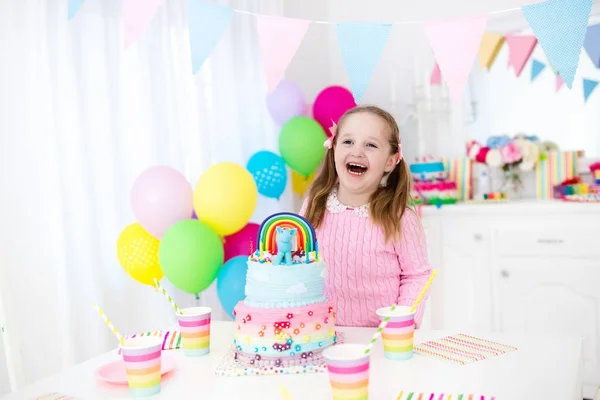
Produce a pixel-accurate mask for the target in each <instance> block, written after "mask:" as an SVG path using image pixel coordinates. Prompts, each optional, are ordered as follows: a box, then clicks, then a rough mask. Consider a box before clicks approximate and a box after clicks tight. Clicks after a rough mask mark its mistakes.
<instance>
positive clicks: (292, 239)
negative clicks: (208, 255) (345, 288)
mask: <svg viewBox="0 0 600 400" xmlns="http://www.w3.org/2000/svg"><path fill="white" fill-rule="evenodd" d="M257 243H258V248H257V249H256V251H251V252H252V254H251V255H250V257H249V259H248V271H247V275H246V288H245V294H246V298H245V299H244V300H243V301H240V302H239V303H238V304H237V305H236V307H235V309H234V315H235V323H236V333H235V340H234V343H235V346H236V352H235V358H236V360H239V361H241V362H243V363H245V364H251V365H254V366H255V367H257V366H265V367H268V366H276V367H279V366H282V367H283V366H292V365H303V364H309V363H314V362H317V361H319V360H320V359H321V353H322V352H323V350H324V349H325V348H327V347H328V346H331V345H333V344H334V343H335V342H336V340H337V337H336V332H335V317H336V315H335V311H334V310H333V306H332V305H331V303H330V302H328V301H327V299H326V297H325V291H324V276H325V263H323V261H321V259H320V255H319V249H318V243H317V239H316V235H315V231H314V229H313V227H312V226H311V225H310V223H309V222H308V221H307V220H306V219H304V218H303V217H301V216H300V215H297V214H292V213H279V214H274V215H272V216H270V217H269V218H267V219H266V220H265V221H263V223H262V224H261V226H260V229H259V231H258V238H257Z"/></svg>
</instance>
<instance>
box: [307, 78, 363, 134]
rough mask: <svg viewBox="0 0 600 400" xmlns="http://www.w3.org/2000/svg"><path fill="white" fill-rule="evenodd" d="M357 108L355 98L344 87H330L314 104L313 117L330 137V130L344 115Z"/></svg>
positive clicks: (324, 90)
mask: <svg viewBox="0 0 600 400" xmlns="http://www.w3.org/2000/svg"><path fill="white" fill-rule="evenodd" d="M354 107H356V102H355V101H354V96H352V93H350V91H349V90H348V89H346V88H345V87H342V86H329V87H327V88H325V89H323V90H322V91H321V92H320V93H319V94H318V95H317V98H316V99H315V102H314V104H313V117H314V118H315V120H317V122H318V123H319V124H321V126H322V127H323V130H324V131H325V132H326V134H327V135H328V136H330V133H329V128H330V127H331V126H332V125H333V124H334V123H336V124H337V123H338V122H339V120H340V118H341V117H342V115H344V113H345V112H346V111H348V110H350V109H351V108H354Z"/></svg>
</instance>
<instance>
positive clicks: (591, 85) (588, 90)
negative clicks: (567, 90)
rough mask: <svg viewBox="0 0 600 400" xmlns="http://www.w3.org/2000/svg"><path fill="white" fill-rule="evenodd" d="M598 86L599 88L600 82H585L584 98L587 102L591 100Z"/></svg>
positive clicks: (589, 80)
mask: <svg viewBox="0 0 600 400" xmlns="http://www.w3.org/2000/svg"><path fill="white" fill-rule="evenodd" d="M596 86H598V81H594V80H591V79H584V80H583V98H584V100H585V101H586V102H587V101H588V99H589V98H590V95H591V94H592V92H593V91H594V90H595V89H596Z"/></svg>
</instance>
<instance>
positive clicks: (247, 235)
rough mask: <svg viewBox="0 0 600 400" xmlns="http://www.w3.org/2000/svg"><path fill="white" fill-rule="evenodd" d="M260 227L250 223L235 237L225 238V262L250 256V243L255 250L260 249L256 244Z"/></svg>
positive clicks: (234, 235) (235, 234)
mask: <svg viewBox="0 0 600 400" xmlns="http://www.w3.org/2000/svg"><path fill="white" fill-rule="evenodd" d="M258 228H260V226H259V225H257V224H255V223H252V222H249V223H248V224H247V225H246V226H245V227H243V228H242V230H240V231H238V232H236V233H234V234H233V235H229V236H225V244H224V245H223V249H224V250H225V261H224V262H227V260H229V259H230V258H233V257H237V256H249V255H250V242H252V248H253V250H256V249H258V247H257V246H258V245H257V244H256V236H257V235H258Z"/></svg>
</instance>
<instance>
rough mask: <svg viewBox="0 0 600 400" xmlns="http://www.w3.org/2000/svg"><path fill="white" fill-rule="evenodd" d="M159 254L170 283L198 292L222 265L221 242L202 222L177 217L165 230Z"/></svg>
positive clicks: (185, 289) (191, 291) (215, 275)
mask: <svg viewBox="0 0 600 400" xmlns="http://www.w3.org/2000/svg"><path fill="white" fill-rule="evenodd" d="M158 258H159V260H160V265H161V267H162V269H163V272H164V274H165V276H166V277H167V279H168V280H169V281H170V282H171V283H172V284H173V286H175V287H176V288H178V289H179V290H182V291H184V292H186V293H190V294H196V295H197V294H198V293H200V292H202V291H203V290H205V289H206V288H207V287H209V286H210V284H211V283H212V282H213V281H214V280H215V278H216V277H217V274H218V272H219V269H220V268H221V265H223V243H222V242H221V238H219V236H218V235H217V234H216V233H215V232H214V231H213V230H212V229H211V228H210V227H209V226H208V225H207V224H205V223H204V222H201V221H198V220H195V219H188V220H185V221H179V222H177V223H176V224H175V225H173V226H171V227H170V228H169V229H168V230H167V232H165V234H164V236H163V239H162V241H161V242H160V248H159V251H158Z"/></svg>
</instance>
